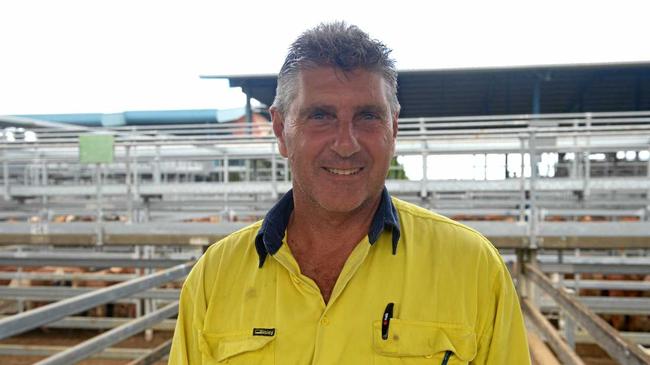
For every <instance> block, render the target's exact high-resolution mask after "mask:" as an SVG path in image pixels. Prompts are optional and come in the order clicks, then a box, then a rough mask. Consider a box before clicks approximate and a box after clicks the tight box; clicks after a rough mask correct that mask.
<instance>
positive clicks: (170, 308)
mask: <svg viewBox="0 0 650 365" xmlns="http://www.w3.org/2000/svg"><path fill="white" fill-rule="evenodd" d="M177 313H178V302H174V303H171V304H168V305H166V306H164V307H163V308H161V309H159V310H156V311H154V312H151V313H149V314H147V315H144V316H142V317H140V318H138V319H136V320H133V321H131V322H128V323H126V324H124V325H122V326H119V327H116V328H113V329H112V330H110V331H107V332H104V333H102V334H101V335H99V336H95V337H93V338H91V339H90V340H87V341H84V342H82V343H80V344H78V345H76V346H73V347H71V348H69V349H67V350H65V351H62V352H59V353H58V354H56V355H53V356H50V357H48V358H47V359H44V360H42V361H39V362H37V363H36V365H70V364H75V363H77V362H79V361H81V360H83V359H86V358H88V357H90V356H92V355H94V354H96V353H98V352H101V351H102V350H104V349H105V348H107V347H109V346H111V345H113V344H116V343H118V342H120V341H122V340H124V339H127V338H129V337H131V336H132V335H134V334H136V333H138V332H142V331H143V330H145V329H147V328H149V327H150V326H152V325H154V324H156V323H158V322H160V321H162V320H163V319H166V318H169V317H171V316H174V315H176V314H177Z"/></svg>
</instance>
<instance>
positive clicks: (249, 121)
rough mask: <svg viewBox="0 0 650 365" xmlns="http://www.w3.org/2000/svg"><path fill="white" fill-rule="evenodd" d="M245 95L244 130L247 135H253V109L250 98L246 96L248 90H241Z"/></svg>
mask: <svg viewBox="0 0 650 365" xmlns="http://www.w3.org/2000/svg"><path fill="white" fill-rule="evenodd" d="M243 90H244V93H246V130H248V135H251V136H252V135H253V108H252V107H251V96H250V95H249V94H248V89H247V88H243Z"/></svg>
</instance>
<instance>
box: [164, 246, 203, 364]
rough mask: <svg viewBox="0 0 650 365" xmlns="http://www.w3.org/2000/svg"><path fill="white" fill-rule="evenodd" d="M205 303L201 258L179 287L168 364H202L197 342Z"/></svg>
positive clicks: (198, 341)
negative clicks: (178, 300) (174, 326)
mask: <svg viewBox="0 0 650 365" xmlns="http://www.w3.org/2000/svg"><path fill="white" fill-rule="evenodd" d="M205 303H206V302H205V290H204V287H203V259H200V260H199V261H198V262H197V264H196V265H195V266H194V268H192V271H191V272H190V274H189V275H188V276H187V279H186V280H185V283H183V288H182V289H181V295H180V303H179V306H178V318H177V320H176V328H175V330H174V337H173V339H172V347H171V351H170V353H169V361H168V364H169V365H186V364H192V365H200V364H202V359H201V351H200V349H199V343H200V337H201V329H202V325H203V319H204V318H205V310H206V304H205Z"/></svg>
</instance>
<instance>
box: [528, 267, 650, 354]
mask: <svg viewBox="0 0 650 365" xmlns="http://www.w3.org/2000/svg"><path fill="white" fill-rule="evenodd" d="M524 275H525V276H526V278H528V279H530V280H531V281H532V282H534V283H535V284H537V286H539V287H540V288H541V289H542V290H543V291H544V292H546V293H547V294H549V295H550V296H551V297H552V298H553V299H554V300H555V301H556V302H557V303H558V304H559V305H560V306H561V307H562V308H563V309H564V310H566V311H567V313H568V314H569V315H570V316H571V317H573V318H574V319H575V320H576V322H578V323H579V324H580V326H582V327H583V328H585V329H586V330H587V331H588V332H589V333H590V334H591V335H592V336H593V337H594V339H595V340H596V342H597V343H598V344H599V345H600V346H601V347H602V348H603V349H604V350H605V351H606V352H607V353H608V354H609V355H610V356H611V357H612V358H613V359H614V360H616V361H618V362H620V363H622V364H626V365H647V364H650V356H648V355H647V354H646V353H645V352H644V351H643V350H642V349H641V348H639V346H638V345H635V344H631V343H629V342H627V341H626V340H625V339H624V338H623V337H622V336H621V335H620V334H619V333H618V332H617V331H616V330H615V329H614V328H612V327H611V326H610V325H609V324H607V322H605V321H604V320H603V319H602V318H600V317H598V316H597V315H596V314H594V313H593V312H592V311H591V310H589V308H587V307H586V306H585V305H584V304H582V303H580V302H579V301H578V300H576V299H575V298H573V297H572V296H570V295H569V294H567V293H566V292H565V291H563V290H559V289H556V288H555V287H554V286H553V283H552V282H551V280H550V279H548V278H547V277H546V276H545V275H544V273H543V272H542V271H540V270H539V269H538V268H537V267H535V266H534V265H531V264H526V265H525V266H524Z"/></svg>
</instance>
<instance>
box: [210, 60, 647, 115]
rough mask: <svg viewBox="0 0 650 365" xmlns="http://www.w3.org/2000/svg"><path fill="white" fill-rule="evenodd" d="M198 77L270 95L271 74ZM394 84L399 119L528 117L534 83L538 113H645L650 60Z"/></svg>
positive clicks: (419, 76) (433, 75)
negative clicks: (400, 108) (517, 115)
mask: <svg viewBox="0 0 650 365" xmlns="http://www.w3.org/2000/svg"><path fill="white" fill-rule="evenodd" d="M202 77H204V78H226V79H228V80H229V81H230V86H231V87H241V88H242V89H243V90H244V92H246V93H248V94H249V95H250V96H252V97H253V98H255V99H257V100H259V101H260V102H262V103H264V104H266V105H271V103H272V102H273V98H274V97H275V88H276V86H277V82H276V77H277V76H276V75H269V74H265V75H231V76H228V75H225V76H202ZM398 85H399V86H398V98H399V100H400V103H401V104H402V112H401V114H400V116H401V117H403V118H414V117H436V116H468V115H500V114H530V113H532V112H533V104H534V90H535V87H536V85H539V95H540V98H539V111H540V112H541V113H565V112H588V111H589V112H604V111H612V112H614V111H632V110H650V62H646V63H617V64H586V65H585V64H581V65H550V66H548V65H546V66H526V67H524V66H521V67H520V66H517V67H499V68H480V69H479V68H471V69H447V70H403V71H400V72H399V76H398Z"/></svg>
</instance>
